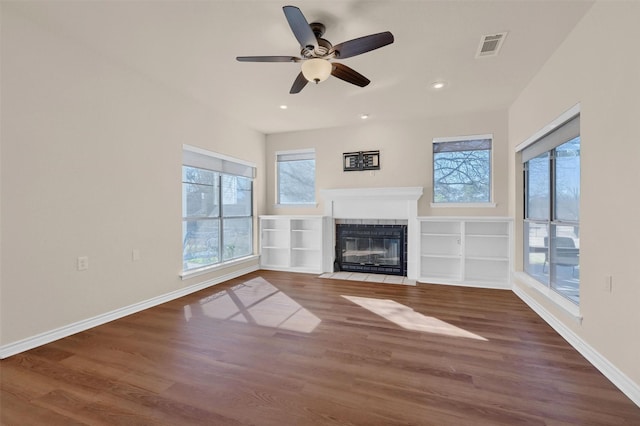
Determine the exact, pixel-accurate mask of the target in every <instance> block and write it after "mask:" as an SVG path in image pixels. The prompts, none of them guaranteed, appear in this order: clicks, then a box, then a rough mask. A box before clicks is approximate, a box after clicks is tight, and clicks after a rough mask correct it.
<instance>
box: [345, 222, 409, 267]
mask: <svg viewBox="0 0 640 426" xmlns="http://www.w3.org/2000/svg"><path fill="white" fill-rule="evenodd" d="M406 233H407V227H406V225H364V224H357V225H356V224H338V225H336V265H335V266H336V270H338V271H351V272H365V273H377V274H389V275H403V276H404V275H406V272H407V260H406V256H407V255H406V253H407V247H406Z"/></svg>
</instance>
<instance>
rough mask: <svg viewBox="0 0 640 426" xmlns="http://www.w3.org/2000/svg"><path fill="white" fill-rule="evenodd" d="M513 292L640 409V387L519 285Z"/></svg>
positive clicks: (515, 286) (514, 287)
mask: <svg viewBox="0 0 640 426" xmlns="http://www.w3.org/2000/svg"><path fill="white" fill-rule="evenodd" d="M513 292H514V293H515V294H516V295H517V296H518V297H519V298H520V299H522V301H523V302H524V303H526V304H527V305H528V306H529V307H530V308H531V309H533V310H534V311H535V312H536V313H537V314H538V315H540V317H541V318H542V319H543V320H545V321H546V322H547V324H549V325H550V326H551V327H552V328H553V329H554V330H555V331H556V332H557V333H558V334H559V335H560V336H562V338H564V339H565V340H566V341H567V342H568V343H569V344H570V345H571V346H573V347H574V348H575V349H576V350H577V351H578V352H580V354H582V356H584V357H585V358H586V359H587V361H589V362H590V363H591V364H592V365H593V366H594V367H596V368H597V369H598V370H599V371H600V372H601V373H602V374H604V375H605V377H607V379H609V380H610V381H611V382H612V383H613V384H614V385H615V386H617V387H618V389H620V390H621V391H622V393H624V394H625V395H627V396H628V397H629V399H631V400H632V401H633V402H634V403H635V404H636V405H637V406H639V407H640V385H638V384H637V383H635V382H634V381H633V380H631V379H630V378H629V377H628V376H627V375H626V374H624V373H623V372H622V371H620V369H618V368H617V367H616V366H615V365H613V364H612V363H611V362H610V361H609V360H608V359H607V358H605V357H604V356H603V355H602V354H600V353H599V352H598V351H597V350H595V349H594V348H593V347H591V346H590V345H589V344H588V343H587V342H585V341H584V340H583V339H582V338H581V337H580V336H578V335H577V334H576V333H574V332H573V331H572V330H571V329H570V328H568V327H567V326H566V325H564V324H563V323H562V322H561V321H559V320H558V319H557V318H556V317H555V316H554V315H553V314H552V313H551V312H549V311H548V310H547V309H546V308H545V307H544V306H542V305H541V304H540V303H538V302H537V301H536V300H535V299H533V298H532V297H530V296H529V295H528V294H527V293H526V292H525V291H523V290H522V289H521V288H520V287H519V286H518V285H514V286H513Z"/></svg>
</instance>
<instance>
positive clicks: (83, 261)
mask: <svg viewBox="0 0 640 426" xmlns="http://www.w3.org/2000/svg"><path fill="white" fill-rule="evenodd" d="M77 267H78V271H86V270H87V269H89V258H88V257H87V256H80V257H78V263H77Z"/></svg>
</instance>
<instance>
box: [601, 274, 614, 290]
mask: <svg viewBox="0 0 640 426" xmlns="http://www.w3.org/2000/svg"><path fill="white" fill-rule="evenodd" d="M603 290H604V291H606V292H607V293H611V292H612V291H613V277H612V276H611V275H607V276H606V277H604V287H603Z"/></svg>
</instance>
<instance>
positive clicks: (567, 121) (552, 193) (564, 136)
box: [516, 104, 581, 316]
mask: <svg viewBox="0 0 640 426" xmlns="http://www.w3.org/2000/svg"><path fill="white" fill-rule="evenodd" d="M580 136H581V132H580V104H577V105H576V106H574V107H573V108H571V109H570V110H568V111H567V112H565V113H564V114H562V115H561V116H560V117H558V118H557V119H556V120H554V121H553V122H552V123H551V124H549V125H548V126H546V127H545V128H544V129H542V130H541V131H539V132H538V133H536V134H535V135H534V136H532V137H530V138H529V139H527V140H526V141H525V142H523V143H522V144H520V145H518V146H517V147H516V152H521V153H522V158H521V160H522V173H523V213H522V223H523V226H522V229H523V235H522V237H523V240H522V247H523V273H524V274H525V276H526V277H527V281H529V282H533V283H534V286H535V287H536V288H538V289H539V290H541V291H543V292H544V294H546V295H547V296H548V297H549V298H550V299H551V300H553V301H554V302H556V303H557V304H559V305H560V306H562V307H563V308H565V309H566V310H567V311H569V312H571V313H572V314H574V315H575V316H579V307H580V279H579V276H578V277H577V278H578V279H577V283H578V285H577V293H578V295H577V298H574V297H571V296H570V295H569V294H567V292H562V291H560V290H559V289H557V288H556V286H557V285H558V281H557V275H556V270H555V269H554V268H557V266H559V265H562V264H561V263H556V262H554V261H553V259H554V256H553V253H554V250H555V249H554V248H555V247H560V246H559V245H557V246H556V244H557V243H556V242H554V241H556V240H557V239H558V238H559V235H558V231H557V230H558V228H562V227H573V228H574V233H576V235H579V229H580V217H579V210H578V214H577V219H576V220H568V219H559V218H558V215H557V210H558V205H557V193H558V189H559V188H558V181H557V176H556V173H557V155H556V152H557V149H558V148H559V147H562V146H563V145H565V144H567V143H569V142H571V141H573V140H574V139H575V138H580ZM580 142H581V140H580ZM543 156H546V159H545V162H546V163H547V167H546V169H545V172H546V173H547V174H548V176H547V183H548V188H547V189H546V195H547V197H548V199H547V201H548V206H547V208H548V212H547V214H546V216H547V217H546V218H537V217H530V205H529V198H530V193H529V190H530V187H531V184H530V172H531V169H530V165H531V164H530V162H531V160H534V159H537V158H541V157H543ZM579 157H580V156H579ZM578 165H579V169H578V172H579V173H580V172H581V170H580V169H581V162H579V163H578ZM579 185H580V180H579V179H578V191H579V190H580V188H579ZM579 192H580V191H579ZM579 192H578V196H579ZM577 202H578V207H579V203H580V199H579V198H578V201H577ZM532 225H535V226H538V227H540V226H542V227H545V228H546V235H547V236H546V241H547V243H546V244H543V246H545V245H546V253H544V255H545V261H544V262H545V264H548V271H549V272H548V273H547V275H546V278H545V279H544V281H543V280H541V279H540V277H539V276H538V275H539V274H538V275H536V276H534V275H532V274H531V273H530V271H531V268H530V267H529V266H528V265H530V263H529V262H530V260H529V259H528V256H530V254H531V253H532V247H533V246H532V245H531V244H530V243H529V241H530V234H528V232H529V229H530V228H531V226H532ZM576 230H577V232H575V231H576ZM578 238H579V237H578ZM576 249H577V251H578V254H577V259H578V263H577V267H578V268H579V265H580V263H579V252H580V248H579V245H578V246H577V247H576ZM575 268H576V266H574V274H575ZM543 273H544V265H543ZM578 273H579V269H578Z"/></svg>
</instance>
